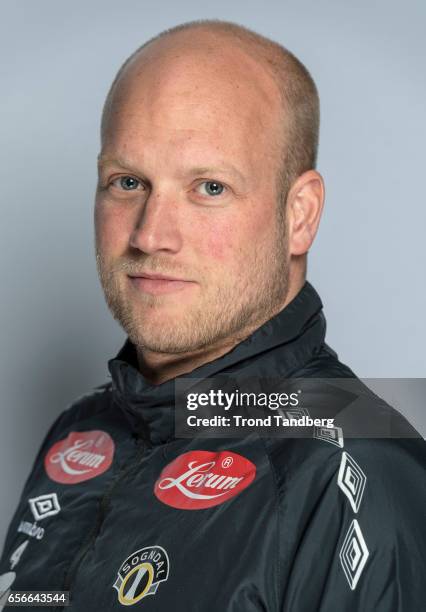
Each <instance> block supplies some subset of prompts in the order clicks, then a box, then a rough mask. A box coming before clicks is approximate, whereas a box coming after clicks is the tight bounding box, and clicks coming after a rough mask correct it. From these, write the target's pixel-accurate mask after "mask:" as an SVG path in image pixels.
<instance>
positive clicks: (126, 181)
mask: <svg viewBox="0 0 426 612" xmlns="http://www.w3.org/2000/svg"><path fill="white" fill-rule="evenodd" d="M110 185H111V186H112V187H114V188H115V189H119V190H120V191H140V190H141V189H144V185H143V183H142V182H141V181H140V180H138V179H136V178H135V177H134V176H127V175H126V176H119V177H117V178H115V179H113V180H112V181H111V182H110Z"/></svg>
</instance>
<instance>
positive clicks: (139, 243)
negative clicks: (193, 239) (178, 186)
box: [129, 190, 182, 254]
mask: <svg viewBox="0 0 426 612" xmlns="http://www.w3.org/2000/svg"><path fill="white" fill-rule="evenodd" d="M178 213H179V211H178V203H177V201H176V198H174V197H173V196H170V195H167V194H166V192H162V193H160V192H159V191H156V192H155V191H154V190H152V191H151V193H150V195H149V197H148V198H147V199H146V200H145V202H144V204H143V208H142V211H141V213H140V214H139V215H138V217H137V219H136V222H135V227H134V229H133V231H132V233H131V235H130V240H129V244H130V246H132V247H133V248H136V249H139V250H140V251H143V252H144V253H147V254H153V253H156V252H157V251H169V252H173V253H176V252H178V251H179V250H180V248H181V246H182V236H181V233H180V229H179V219H178V217H179V214H178Z"/></svg>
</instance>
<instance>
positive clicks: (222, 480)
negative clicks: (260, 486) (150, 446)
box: [154, 451, 256, 510]
mask: <svg viewBox="0 0 426 612" xmlns="http://www.w3.org/2000/svg"><path fill="white" fill-rule="evenodd" d="M255 476H256V466H255V465H254V464H253V463H252V462H251V461H249V460H248V459H246V458H245V457H242V456H241V455H238V454H237V453H232V452H230V451H219V452H210V451H191V452H189V453H184V454H183V455H180V456H179V457H177V458H176V459H175V460H174V461H172V462H171V463H169V464H168V465H167V466H166V467H165V468H164V469H163V471H162V472H161V474H160V477H159V478H158V480H157V482H156V483H155V485H154V493H155V495H156V497H157V498H158V499H159V500H160V501H161V502H163V503H164V504H167V505H168V506H173V508H180V509H182V510H200V509H201V508H210V507H211V506H217V505H218V504H223V503H224V502H226V501H227V500H228V499H230V498H231V497H234V496H235V495H238V493H241V491H243V490H244V489H245V488H246V487H248V486H249V484H250V483H252V482H253V480H254V478H255Z"/></svg>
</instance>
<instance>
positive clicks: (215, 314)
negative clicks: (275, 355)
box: [96, 219, 289, 354]
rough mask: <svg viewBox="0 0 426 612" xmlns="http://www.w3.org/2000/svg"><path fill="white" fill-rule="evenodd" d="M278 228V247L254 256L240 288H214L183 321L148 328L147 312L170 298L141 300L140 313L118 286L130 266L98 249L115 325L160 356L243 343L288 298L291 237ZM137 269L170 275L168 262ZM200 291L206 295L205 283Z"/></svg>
mask: <svg viewBox="0 0 426 612" xmlns="http://www.w3.org/2000/svg"><path fill="white" fill-rule="evenodd" d="M276 227H277V231H276V234H275V240H274V247H273V248H271V249H270V250H269V249H265V248H263V249H262V250H261V252H259V251H257V250H256V251H255V253H254V259H253V263H252V266H251V267H250V274H249V276H248V277H247V278H245V282H244V283H243V284H242V285H240V284H239V285H238V287H235V285H231V286H229V287H224V286H223V285H218V286H216V287H215V290H214V292H213V293H211V294H209V295H206V294H204V295H203V296H202V297H201V300H200V301H199V302H198V304H195V305H194V306H192V307H191V306H190V307H188V310H187V311H186V312H183V313H182V315H181V316H180V318H179V321H176V320H173V319H172V317H168V318H167V320H163V321H161V322H160V321H158V320H156V321H154V323H152V322H149V319H150V318H151V317H150V315H149V311H150V310H153V309H155V308H162V305H163V304H164V303H167V301H168V300H170V296H164V297H163V296H153V295H149V294H143V295H141V299H140V301H139V304H140V308H138V307H137V305H135V304H136V301H135V300H133V301H130V300H129V298H128V295H129V292H128V291H126V292H124V291H122V290H121V289H120V286H119V283H118V282H117V277H120V276H121V277H122V278H123V277H124V276H125V275H124V274H123V269H126V268H127V269H129V266H128V264H127V262H126V261H124V260H123V263H122V264H121V265H114V263H113V264H112V265H111V264H110V263H109V262H107V261H106V260H105V259H104V258H103V256H102V254H101V253H100V252H99V250H98V247H96V263H97V269H98V274H99V279H100V282H101V285H102V288H103V291H104V294H105V299H106V303H107V305H108V307H109V309H110V311H111V313H112V315H113V317H114V319H115V320H117V321H118V323H119V324H120V325H121V326H122V328H123V329H124V331H125V332H126V333H127V335H128V337H129V338H130V340H131V342H132V343H133V344H134V345H135V346H136V347H137V349H139V350H142V349H144V350H149V351H153V352H156V353H168V354H178V353H188V352H193V351H196V350H199V349H202V348H205V347H211V346H212V345H215V344H220V343H221V342H225V341H226V339H233V338H234V339H235V338H238V340H239V341H240V340H242V339H243V338H244V337H246V336H247V335H249V333H250V331H249V332H247V329H253V330H254V329H256V328H257V327H259V326H260V325H262V323H264V322H265V321H267V320H268V319H270V318H271V317H272V316H273V315H274V314H276V313H277V312H278V311H279V310H280V307H282V305H283V303H284V301H285V299H286V297H287V294H288V284H289V271H288V265H287V253H288V244H287V232H286V228H285V227H284V224H283V222H282V221H280V219H278V223H277V226H276ZM138 263H139V266H140V267H146V268H147V269H149V270H150V271H151V272H163V273H167V272H168V273H171V270H170V267H168V266H167V263H166V262H164V263H165V265H164V266H161V268H160V267H159V264H162V262H161V261H160V260H159V259H158V258H155V256H154V257H151V258H150V257H147V256H143V257H141V259H140V260H139V262H138ZM133 269H134V268H133ZM139 269H140V268H139ZM237 280H240V279H237ZM231 281H232V279H231ZM198 287H201V291H202V290H203V284H202V282H201V285H199V286H198ZM195 290H196V291H197V290H198V288H196V289H195ZM176 300H179V294H178V293H176ZM146 315H147V316H146ZM157 319H158V317H157ZM245 332H246V333H245Z"/></svg>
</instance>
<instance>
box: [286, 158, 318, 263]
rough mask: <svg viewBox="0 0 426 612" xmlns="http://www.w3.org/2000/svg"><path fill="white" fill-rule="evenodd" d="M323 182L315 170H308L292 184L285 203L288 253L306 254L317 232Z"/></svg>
mask: <svg viewBox="0 0 426 612" xmlns="http://www.w3.org/2000/svg"><path fill="white" fill-rule="evenodd" d="M324 194H325V189H324V181H323V178H322V176H321V175H320V174H319V172H317V171H316V170H308V171H307V172H304V173H303V174H301V175H300V176H299V177H298V178H297V179H296V181H295V182H294V183H293V185H292V187H291V189H290V191H289V193H288V196H287V203H286V210H287V223H288V226H287V227H288V237H289V253H290V255H303V254H304V253H307V252H308V251H309V249H310V247H311V244H312V242H313V241H314V238H315V235H316V233H317V230H318V226H319V222H320V218H321V213H322V209H323V205H324Z"/></svg>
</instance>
